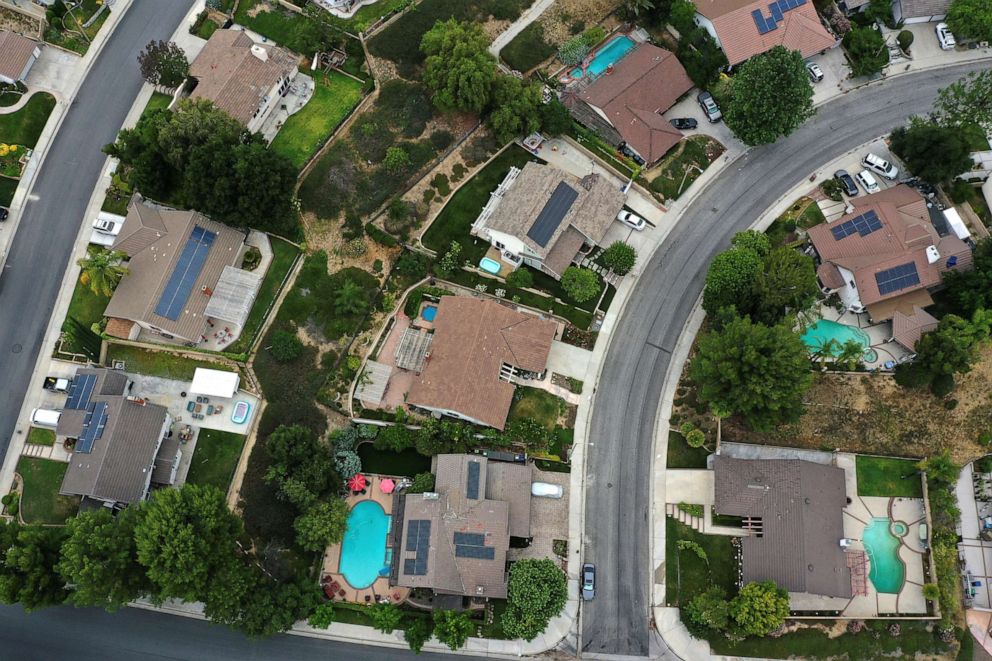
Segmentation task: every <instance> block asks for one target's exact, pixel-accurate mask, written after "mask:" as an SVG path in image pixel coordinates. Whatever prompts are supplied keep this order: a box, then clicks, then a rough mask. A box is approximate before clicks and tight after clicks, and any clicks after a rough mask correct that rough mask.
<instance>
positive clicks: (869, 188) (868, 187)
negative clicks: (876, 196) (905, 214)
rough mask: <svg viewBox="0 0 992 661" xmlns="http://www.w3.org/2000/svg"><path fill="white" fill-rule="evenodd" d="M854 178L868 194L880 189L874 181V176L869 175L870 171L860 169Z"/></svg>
mask: <svg viewBox="0 0 992 661" xmlns="http://www.w3.org/2000/svg"><path fill="white" fill-rule="evenodd" d="M854 178H855V179H857V180H858V183H859V184H861V187H862V188H864V189H865V192H866V193H868V194H869V195H871V194H872V193H877V192H878V191H880V190H882V189H881V188H879V187H878V182H877V181H875V177H873V176H871V172H868V170H862V171H861V172H859V173H858V174H857V175H856V176H855V177H854Z"/></svg>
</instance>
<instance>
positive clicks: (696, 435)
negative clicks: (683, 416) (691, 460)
mask: <svg viewBox="0 0 992 661" xmlns="http://www.w3.org/2000/svg"><path fill="white" fill-rule="evenodd" d="M685 442H686V443H687V444H688V445H689V447H690V448H701V447H703V446H704V445H706V435H705V434H704V433H703V432H702V431H701V430H699V429H693V430H692V431H690V432H689V433H688V434H686V436H685Z"/></svg>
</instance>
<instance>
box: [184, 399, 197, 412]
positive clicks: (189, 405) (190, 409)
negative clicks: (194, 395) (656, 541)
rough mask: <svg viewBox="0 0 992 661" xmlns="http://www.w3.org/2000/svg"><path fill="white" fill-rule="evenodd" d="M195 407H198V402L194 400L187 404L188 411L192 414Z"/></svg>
mask: <svg viewBox="0 0 992 661" xmlns="http://www.w3.org/2000/svg"><path fill="white" fill-rule="evenodd" d="M194 406H196V402H194V401H193V400H190V401H188V402H186V410H187V411H189V412H190V413H192V412H193V407H194Z"/></svg>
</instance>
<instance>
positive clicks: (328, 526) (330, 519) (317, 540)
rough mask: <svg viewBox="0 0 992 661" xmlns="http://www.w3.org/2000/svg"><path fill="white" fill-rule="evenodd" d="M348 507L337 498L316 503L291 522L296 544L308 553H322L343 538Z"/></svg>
mask: <svg viewBox="0 0 992 661" xmlns="http://www.w3.org/2000/svg"><path fill="white" fill-rule="evenodd" d="M347 520H348V506H347V505H345V502H344V501H343V500H341V499H339V498H332V499H331V500H328V501H325V502H322V503H317V504H316V505H314V506H313V507H311V508H310V509H308V510H306V511H305V512H303V514H301V515H300V516H298V517H297V518H296V521H294V522H293V528H294V529H295V530H296V543H297V544H299V545H300V547H301V548H304V549H306V550H308V551H323V550H324V549H326V548H327V547H328V546H330V545H331V544H337V543H338V542H340V541H341V540H342V539H343V538H344V530H345V527H346V525H347Z"/></svg>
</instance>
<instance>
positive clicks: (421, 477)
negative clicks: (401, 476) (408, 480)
mask: <svg viewBox="0 0 992 661" xmlns="http://www.w3.org/2000/svg"><path fill="white" fill-rule="evenodd" d="M434 480H435V478H434V473H417V474H416V475H414V476H413V484H411V485H410V486H409V487H408V488H407V490H406V492H407V493H425V492H428V491H434Z"/></svg>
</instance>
